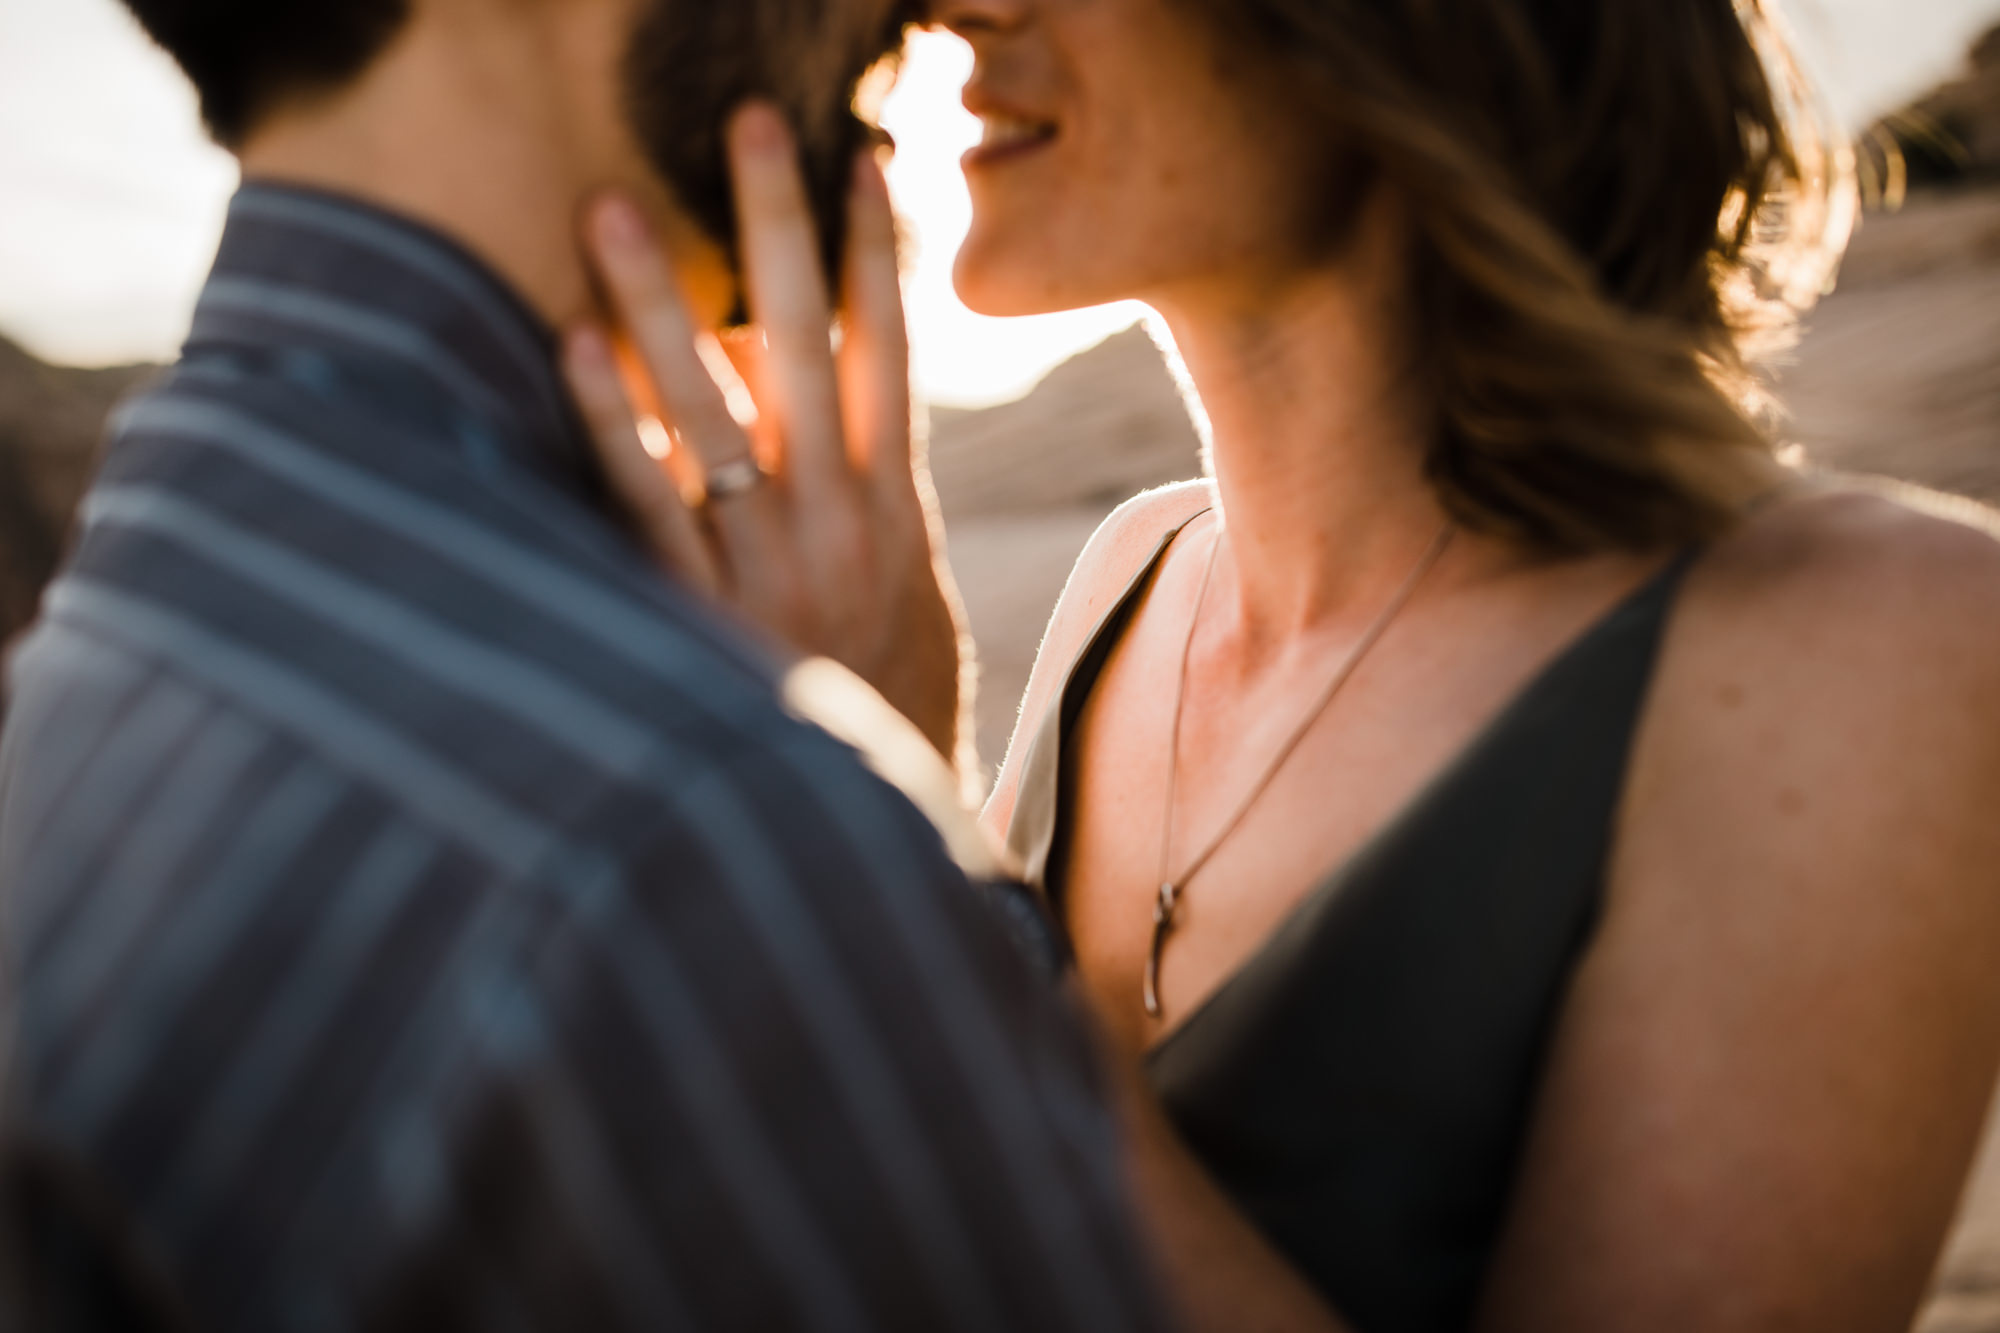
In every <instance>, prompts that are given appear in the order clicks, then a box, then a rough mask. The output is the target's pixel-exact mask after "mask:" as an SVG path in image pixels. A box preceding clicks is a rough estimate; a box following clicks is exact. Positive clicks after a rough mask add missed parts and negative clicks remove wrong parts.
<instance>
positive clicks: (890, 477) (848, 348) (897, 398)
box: [840, 152, 911, 493]
mask: <svg viewBox="0 0 2000 1333" xmlns="http://www.w3.org/2000/svg"><path fill="white" fill-rule="evenodd" d="M848 209H849V226H848V241H847V255H846V272H845V277H844V280H843V282H842V288H843V292H844V295H845V298H846V299H845V303H844V306H843V309H842V311H841V329H842V339H841V349H840V397H841V403H842V405H843V406H844V407H845V409H846V424H847V440H848V449H849V451H850V453H851V454H852V455H853V456H854V462H855V465H856V467H857V468H860V469H862V470H863V471H865V473H866V474H867V475H868V476H869V477H870V478H871V480H873V481H875V482H876V483H878V484H880V485H883V486H886V487H889V488H890V489H892V490H895V491H897V492H899V493H900V492H901V491H902V490H904V489H907V488H908V486H909V484H910V480H911V477H910V467H911V459H910V338H909V325H908V323H907V320H906V319H905V316H904V310H903V285H902V270H901V265H900V264H899V262H898V256H897V252H896V216H895V212H894V210H893V208H892V207H891V205H890V202H889V186H888V182H887V181H886V180H884V179H883V176H882V168H881V165H880V163H878V162H877V161H876V159H875V156H874V154H873V153H872V152H871V153H864V154H862V155H860V156H859V157H858V158H857V159H856V161H855V169H854V186H853V189H852V191H851V192H850V198H849V203H848Z"/></svg>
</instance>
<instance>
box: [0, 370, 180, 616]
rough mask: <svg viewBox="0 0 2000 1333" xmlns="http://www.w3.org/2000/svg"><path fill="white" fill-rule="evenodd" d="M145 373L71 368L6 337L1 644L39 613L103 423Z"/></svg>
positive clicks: (1, 404)
mask: <svg viewBox="0 0 2000 1333" xmlns="http://www.w3.org/2000/svg"><path fill="white" fill-rule="evenodd" d="M146 373H147V372H146V370H145V369H144V368H140V367H130V368H121V369H115V370H65V369H60V368H58V367H55V366H49V365H44V364H43V363H42V362H40V361H37V360H36V359H35V358H34V357H32V356H30V355H28V353H26V352H24V351H22V350H21V349H20V348H19V347H16V346H15V345H14V344H13V343H10V342H7V341H6V340H5V339H0V643H4V642H5V641H6V640H7V639H8V638H10V637H11V636H12V635H13V634H14V632H15V631H16V630H18V629H19V628H20V627H21V626H22V625H23V624H25V623H26V622H27V621H28V620H29V619H30V618H31V617H32V616H33V614H34V608H35V603H36V600H37V599H38V598H39V597H40V595H41V588H42V584H43V583H44V582H45V581H46V580H47V579H48V576H49V575H50V574H51V573H52V572H53V571H54V569H55V567H56V563H57V561H58V560H59V559H60V557H61V554H62V547H63V544H64V541H65V540H66V538H67V535H68V532H69V525H70V515H71V514H72V513H73V512H74V511H75V508H76V502H77V500H78V499H79V498H80V497H81V496H82V495H83V492H84V488H85V486H86V485H87V484H88V483H89V480H90V474H91V471H92V469H93V467H94V466H95V461H96V458H97V444H98V439H99V436H100V435H101V434H102V432H103V429H104V417H105V414H106V413H107V412H108V411H109V410H110V408H111V405H112V403H114V402H115V401H117V399H118V398H119V397H120V396H122V395H123V394H124V393H125V392H126V391H127V390H129V389H130V388H131V387H132V386H133V385H134V384H135V383H137V382H138V381H139V380H140V379H141V378H142V377H143V376H144V375H145V374H146Z"/></svg>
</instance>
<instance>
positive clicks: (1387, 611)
mask: <svg viewBox="0 0 2000 1333" xmlns="http://www.w3.org/2000/svg"><path fill="white" fill-rule="evenodd" d="M1457 534H1458V525H1457V524H1455V523H1451V522H1447V523H1446V524H1445V525H1444V527H1443V528H1442V529H1440V530H1439V532H1438V535H1437V539H1436V540H1435V541H1433V542H1432V543H1431V544H1430V548H1429V549H1428V550H1426V551H1425V552H1424V558H1423V559H1421V560H1419V561H1418V562H1417V567H1416V568H1415V569H1413V570H1411V571H1410V576H1409V577H1408V578H1407V579H1405V580H1403V586H1402V587H1401V588H1399V589H1398V590H1397V591H1396V595H1395V597H1394V598H1392V599H1391V600H1390V602H1389V605H1388V606H1387V607H1385V608H1384V609H1383V611H1382V614H1381V615H1379V616H1377V617H1376V618H1375V623H1374V624H1372V625H1370V626H1369V627H1368V632H1367V633H1366V634H1363V635H1362V636H1361V641H1360V642H1359V643H1357V644H1355V645H1354V649H1353V651H1351V652H1350V653H1348V655H1347V657H1346V658H1345V659H1344V660H1343V661H1342V662H1341V664H1340V669H1339V670H1337V671H1335V672H1334V673H1333V678H1332V679H1331V680H1329V681H1327V683H1326V688H1325V689H1324V690H1322V691H1320V694H1319V697H1318V698H1317V699H1315V700H1314V701H1313V706H1312V707H1311V708H1310V709H1308V710H1307V711H1306V714H1305V716H1304V717H1302V718H1301V719H1299V724H1298V726H1296V727H1294V728H1293V729H1292V733H1291V735H1290V737H1288V738H1287V739H1286V741H1285V743H1284V744H1283V745H1282V746H1280V747H1279V748H1278V753H1277V756H1276V757H1275V758H1273V759H1272V760H1271V762H1270V764H1269V765H1268V766H1267V767H1266V768H1265V769H1264V775H1263V776H1262V777H1260V778H1258V779H1257V781H1256V782H1255V783H1254V784H1252V786H1251V788H1250V790H1249V792H1248V794H1246V795H1245V796H1244V798H1243V800H1242V802H1241V804H1239V805H1238V806H1237V807H1236V811H1235V813H1234V814H1232V815H1231V816H1230V817H1229V819H1228V821H1227V822H1226V823H1224V824H1223V826H1222V831H1221V832H1220V833H1218V834H1216V835H1215V837H1214V838H1213V839H1211V840H1210V841H1209V843H1208V845H1207V846H1206V847H1204V848H1202V850H1201V854H1200V855H1199V856H1197V857H1195V858H1194V860H1193V861H1191V862H1189V863H1188V867H1187V869H1185V870H1183V871H1181V873H1180V874H1178V875H1175V874H1172V873H1171V868H1172V865H1173V852H1174V813H1175V811H1174V807H1175V805H1176V804H1178V802H1179V798H1180V771H1181V716H1182V713H1183V711H1184V710H1185V708H1186V706H1187V682H1188V662H1189V660H1190V659H1191V658H1192V657H1193V656H1194V636H1195V631H1196V630H1197V629H1199V628H1200V626H1201V612H1202V608H1203V607H1204V606H1206V605H1207V604H1208V586H1209V584H1210V583H1211V582H1213V581H1214V579H1215V564H1216V560H1217V558H1218V557H1219V556H1220V555H1221V554H1222V534H1221V533H1217V534H1216V537H1215V545H1214V546H1212V547H1210V548H1209V552H1208V567H1207V568H1206V569H1204V570H1203V571H1202V575H1201V591H1200V592H1199V593H1197V594H1195V599H1194V615H1193V617H1191V618H1190V619H1189V621H1188V632H1187V642H1186V643H1185V644H1183V645H1182V647H1181V674H1180V686H1179V688H1178V689H1177V690H1176V691H1175V693H1174V729H1173V740H1172V749H1171V750H1170V751H1169V752H1168V757H1167V814H1166V819H1165V820H1164V821H1163V828H1162V831H1161V834H1160V892H1159V896H1158V898H1157V899H1156V900H1155V901H1154V904H1153V944H1152V948H1151V949H1150V950H1149V951H1148V952H1147V955H1146V981H1145V991H1144V998H1145V1002H1146V1014H1147V1016H1148V1017H1150V1018H1153V1019H1156V1020H1157V1019H1159V1018H1161V1017H1163V1016H1164V1014H1165V1010H1163V1009H1162V1008H1161V1006H1160V958H1161V956H1162V955H1163V954H1164V953H1165V952H1166V948H1167V938H1168V937H1169V936H1170V935H1172V934H1173V932H1174V926H1175V925H1176V924H1177V921H1178V918H1179V916H1180V908H1181V900H1182V898H1183V897H1184V896H1185V895H1186V893H1187V887H1188V884H1189V883H1190V882H1191V881H1192V880H1193V879H1194V877H1195V876H1196V875H1199V874H1200V873H1201V872H1202V869H1203V868H1204V867H1205V866H1207V865H1208V863H1209V862H1210V861H1211V860H1213V859H1214V857H1215V854H1216V853H1217V852H1219V851H1221V850H1222V846H1223V844H1224V843H1226V842H1228V841H1229V839H1230V837H1231V835H1233V834H1234V833H1235V832H1236V830H1237V828H1238V827H1239V826H1240V825H1241V824H1242V823H1243V821H1244V820H1245V819H1246V818H1248V817H1249V814H1250V811H1251V810H1252V809H1254V808H1255V807H1256V805H1257V802H1258V801H1259V800H1260V799H1262V797H1263V795H1264V793H1265V792H1266V791H1267V790H1269V788H1270V786H1271V784H1272V783H1273V782H1274V781H1276V780H1277V777H1278V774H1279V773H1280V772H1281V771H1282V770H1283V769H1284V767H1285V762H1286V761H1287V760H1289V759H1290V758H1291V757H1292V754H1293V752H1294V751H1296V750H1297V749H1298V748H1299V745H1300V744H1301V743H1302V742H1303V741H1304V740H1305V738H1306V733H1307V732H1309V731H1311V730H1312V725H1313V723H1315V722H1317V721H1319V718H1320V715H1321V714H1322V713H1324V712H1326V710H1327V708H1328V707H1329V706H1331V705H1332V703H1333V700H1334V697H1335V696H1336V695H1338V694H1339V693H1340V691H1341V689H1342V687H1344V686H1345V685H1346V684H1347V682H1348V681H1349V680H1351V679H1352V678H1353V676H1354V673H1355V671H1356V670H1358V669H1359V668H1360V666H1361V663H1362V661H1363V660H1364V659H1366V658H1367V656H1368V654H1369V652H1370V651H1372V650H1373V649H1374V647H1375V645H1376V644H1378V643H1380V642H1381V641H1382V636H1383V635H1384V634H1387V633H1388V632H1389V627H1390V626H1391V625H1393V624H1395V623H1396V618H1397V617H1398V616H1399V615H1401V614H1402V612H1403V608H1404V607H1406V606H1408V605H1409V604H1410V599H1411V598H1412V597H1415V596H1416V594H1417V589H1418V588H1419V587H1421V586H1422V584H1423V581H1424V578H1425V577H1426V576H1427V575H1428V574H1429V573H1430V572H1431V571H1432V570H1433V569H1435V568H1437V563H1438V561H1440V560H1442V559H1443V558H1444V553H1445V551H1446V550H1447V549H1449V548H1450V546H1451V539H1452V538H1453V537H1454V536H1456V535H1457Z"/></svg>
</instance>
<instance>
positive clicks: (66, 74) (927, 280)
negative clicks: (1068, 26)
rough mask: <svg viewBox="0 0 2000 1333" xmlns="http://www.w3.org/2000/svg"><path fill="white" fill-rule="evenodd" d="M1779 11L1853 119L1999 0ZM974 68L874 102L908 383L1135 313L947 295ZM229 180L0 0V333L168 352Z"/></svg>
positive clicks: (1945, 50)
mask: <svg viewBox="0 0 2000 1333" xmlns="http://www.w3.org/2000/svg"><path fill="white" fill-rule="evenodd" d="M271 2H272V3H283V0H271ZM1632 2H1634V3H1654V2H1655V0H1632ZM1787 12H1788V13H1789V15H1790V19H1791V24H1792V27H1793V28H1794V30H1795V32H1796V35H1797V37H1798V39H1799V43H1800V46H1801V48H1802V50H1803V51H1804V54H1805V56H1806V59H1807V62H1808V64H1809V65H1810V66H1811V67H1812V69H1813V71H1814V72H1815V74H1816V75H1817V77H1818V78H1819V80H1820V82H1821V83H1822V85H1823V86H1824V88H1825V90H1826V93H1827V96H1828V98H1829V101H1830V102H1831V104H1832V106H1833V108H1834V110H1835V111H1836V112H1837V113H1838V114H1839V115H1840V116H1841V118H1842V119H1843V120H1845V121H1846V122H1847V123H1848V124H1849V125H1850V126H1856V127H1858V126H1860V125H1864V124H1866V123H1867V122H1868V121H1870V120H1872V119H1873V118H1874V117H1875V116H1876V115H1878V114H1880V113H1881V112H1883V111H1885V110H1888V109H1891V108H1893V107H1895V106H1897V105H1899V104H1901V103H1902V102H1903V101H1905V100H1906V99H1908V98H1909V97H1911V96H1913V95H1915V94H1916V93H1919V92H1921V91H1923V90H1924V89H1926V88H1928V87H1930V86H1931V85H1933V84H1935V83H1936V82H1938V81H1939V80H1940V79H1941V78H1943V77H1945V76H1946V75H1947V74H1949V73H1950V72H1951V71H1952V69H1953V68H1954V67H1955V66H1956V65H1957V63H1958V62H1959V61H1960V60H1962V59H1963V56H1964V53H1965V51H1966V49H1967V47H1968V45H1969V43H1970V41H1971V39H1972V37H1973V36H1975V35H1976V34H1977V33H1978V32H1979V31H1980V30H1982V29H1983V28H1984V27H1986V26H1987V25H1989V24H1991V23H1994V22H2000V0H1790V4H1789V7H1788V11H1787ZM970 72H971V55H970V52H969V51H968V50H967V49H966V47H965V46H964V45H963V44H962V43H960V42H959V41H957V40H956V39H955V38H952V37H949V36H945V35H942V34H928V33H927V34H921V35H919V36H918V37H917V39H916V41H915V44H914V47H913V49H912V52H911V55H910V58H909V60H908V62H907V64H906V67H905V74H904V78H903V82H902V84H901V86H900V87H899V88H898V89H897V91H896V93H895V95H894V96H893V97H892V98H891V99H890V102H889V104H888V106H887V108H886V109H885V114H884V120H885V122H886V124H887V126H888V128H889V130H890V131H891V132H892V133H893V134H894V135H895V136H896V139H897V143H898V145H899V151H898V154H897V159H896V163H895V166H894V167H893V169H892V170H891V172H890V187H891V189H892V191H893V192H894V194H895V196H896V200H897V203H898V207H899V209H900V210H901V211H902V213H903V216H904V218H905V222H906V226H907V228H908V230H909V232H910V234H911V236H912V239H913V241H914V242H915V245H916V253H915V255H914V263H913V265H912V268H911V272H910V275H909V282H908V293H907V294H908V300H909V307H910V323H911V335H912V339H913V341H914V343H915V345H916V348H917V355H916V376H917V384H918V388H919V391H920V392H922V393H923V394H924V396H926V397H927V398H929V399H930V400H931V401H933V402H937V403H946V404H954V405H962V406H977V405H983V404H987V403H993V402H999V401H1004V400H1006V399H1009V398H1013V397H1017V396H1019V395H1020V394H1021V393H1023V392H1025V391H1026V390H1027V389H1029V388H1031V387H1032V386H1033V385H1034V383H1035V382H1036V381H1037V380H1038V379H1039V378H1040V377H1041V376H1042V375H1043V374H1045V373H1046V372H1047V371H1048V370H1049V369H1050V368H1052V367H1053V366H1055V365H1057V364H1060V363H1061V362H1062V361H1063V360H1065V359H1067V358H1068V357H1069V356H1071V355H1074V354H1075V353H1076V352H1078V351H1081V350H1082V349H1083V348H1085V347H1088V346H1090V345H1091V344H1093V343H1095V342H1097V341H1099V340H1100V339H1102V338H1103V337H1105V336H1106V335H1107V334H1110V333H1113V332H1115V331H1117V330H1119V329H1121V328H1124V327H1126V326H1128V325H1130V324H1132V323H1133V322H1134V321H1135V320H1137V319H1138V318H1140V317H1141V315H1142V314H1143V312H1142V311H1140V310H1139V309H1138V308H1137V307H1132V306H1122V307H1119V306H1114V307H1107V308H1104V309H1099V310H1090V311H1080V312H1076V313H1073V314H1067V315H1059V316H1051V317H1047V318H1040V319H1024V320H993V319H984V318H981V317H979V316H976V315H974V314H973V313H972V312H970V311H969V310H967V309H966V308H965V307H964V306H963V305H961V304H960V303H959V302H958V300H957V298H956V297H955V296H954V295H953V293H952V290H951V259H952V255H953V253H954V252H955V251H956V250H957V247H958V242H959V240H960V238H961V237H963V235H964V233H965V229H966V226H967V223H968V221H969V219H970V212H971V205H970V203H969V201H968V199H967V197H966V193H965V187H964V182H963V180H962V179H961V178H960V176H959V172H958V158H959V156H960V154H961V153H963V152H964V151H965V149H967V148H968V147H970V146H971V145H972V144H973V143H974V142H976V141H977V139H978V137H979V126H978V123H977V122H976V121H974V120H973V119H972V118H971V117H970V116H969V115H967V114H966V113H965V112H964V110H963V109H962V108H961V107H960V106H959V105H958V92H959V88H960V86H961V85H962V84H963V83H964V81H965V78H966V76H967V75H968V74H969V73H970ZM235 180H236V172H235V166H234V163H233V162H232V161H231V160H230V158H229V157H228V156H227V155H226V154H224V153H222V152H220V151H219V150H217V149H216V148H214V147H213V146H212V145H210V144H209V143H208V142H207V141H206V139H205V138H204V137H203V135H202V132H201V127H200V124H199V121H198V118H197V116H196V114H195V108H194V99H193V95H192V93H191V92H190V91H189V90H188V88H187V87H186V84H185V82H184V81H183V80H182V78H181V76H180V74H179V72H178V71H177V70H176V69H175V68H174V67H173V64H172V63H171V62H170V61H168V60H167V59H166V58H165V57H164V56H162V55H161V54H160V53H159V52H158V51H156V50H155V49H153V48H152V47H151V46H150V45H149V44H148V43H147V41H146V39H145V37H144V36H143V34H141V33H140V32H139V31H138V29H137V28H136V26H135V25H134V24H133V23H132V22H131V20H130V19H129V18H128V17H127V15H126V14H125V12H124V10H123V9H122V8H121V7H120V6H119V4H118V3H117V0H0V333H4V334H6V335H7V336H9V337H12V338H14V339H16V340H18V341H20V342H23V343H25V344H26V345H27V346H29V347H30V348H31V349H33V350H34V351H35V352H37V353H38V354H40V355H42V356H44V357H46V358H48V359H50V360H55V361H61V362H65V363H69V364H78V365H102V364H110V363H115V362H121V361H133V360H162V359H168V358H171V357H172V355H173V352H174V349H175V347H176V346H178V344H179V342H180V339H181V337H182V335H183V334H184V332H185V331H186V326H187V320H188V315H189V312H190V311H191V310H192V308H193V304H194V299H195V294H196V292H197V291H198V290H199V287H200V283H201V278H202V274H203V272H204V271H205V270H206V268H207V266H208V263H209V261H210V260H211V259H212V258H213V256H214V252H215V242H216V237H217V235H218V234H219V231H220V228H221V221H222V214H223V209H224V207H225V205H226V203H227V201H228V196H229V193H230V191H231V190H232V189H233V188H234V185H235Z"/></svg>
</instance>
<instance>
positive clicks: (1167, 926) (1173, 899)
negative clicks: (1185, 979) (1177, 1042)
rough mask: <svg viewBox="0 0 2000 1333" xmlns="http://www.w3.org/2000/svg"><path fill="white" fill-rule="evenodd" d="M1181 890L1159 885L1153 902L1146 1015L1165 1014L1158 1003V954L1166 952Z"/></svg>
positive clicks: (1147, 972)
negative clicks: (1157, 894) (1157, 893)
mask: <svg viewBox="0 0 2000 1333" xmlns="http://www.w3.org/2000/svg"><path fill="white" fill-rule="evenodd" d="M1180 906H1181V891H1180V890H1179V889H1178V888H1176V887H1175V886H1174V885H1172V884H1162V885H1160V896H1159V898H1158V900H1157V901H1156V902H1155V903H1154V904H1153V947H1152V948H1151V949H1150V950H1149V951H1148V952H1147V954H1146V984H1145V993H1144V996H1143V998H1144V1000H1145V1002H1146V1016H1147V1017H1148V1018H1152V1019H1156V1020H1157V1019H1159V1018H1162V1017H1164V1016H1165V1012H1166V1011H1165V1010H1164V1009H1163V1008H1162V1007H1161V1005H1160V955H1161V954H1163V953H1165V952H1166V948H1167V936H1168V935H1170V934H1172V933H1173V929H1174V918H1175V916H1176V915H1178V914H1179V912H1180Z"/></svg>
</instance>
